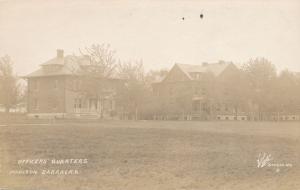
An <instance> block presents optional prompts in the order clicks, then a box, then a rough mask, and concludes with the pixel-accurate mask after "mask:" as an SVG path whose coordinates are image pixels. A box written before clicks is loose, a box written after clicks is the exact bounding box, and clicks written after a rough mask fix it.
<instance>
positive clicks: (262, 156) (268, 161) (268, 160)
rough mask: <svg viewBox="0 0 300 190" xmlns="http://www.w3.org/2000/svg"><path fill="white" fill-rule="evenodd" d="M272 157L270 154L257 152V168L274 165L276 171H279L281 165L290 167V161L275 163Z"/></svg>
mask: <svg viewBox="0 0 300 190" xmlns="http://www.w3.org/2000/svg"><path fill="white" fill-rule="evenodd" d="M273 160H274V159H273V157H272V155H271V154H267V153H265V152H264V153H259V155H258V158H257V160H256V161H257V168H264V167H275V169H276V170H275V171H276V172H280V168H282V167H292V166H293V165H292V164H291V163H275V162H273Z"/></svg>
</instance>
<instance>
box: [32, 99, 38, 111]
mask: <svg viewBox="0 0 300 190" xmlns="http://www.w3.org/2000/svg"><path fill="white" fill-rule="evenodd" d="M33 108H34V109H35V110H38V109H39V102H38V99H37V98H34V99H33Z"/></svg>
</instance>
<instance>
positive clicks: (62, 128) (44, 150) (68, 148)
mask: <svg viewBox="0 0 300 190" xmlns="http://www.w3.org/2000/svg"><path fill="white" fill-rule="evenodd" d="M0 143H1V145H0V151H1V152H0V153H1V154H0V163H2V168H1V170H2V171H1V173H0V188H1V187H9V188H11V189H12V188H14V189H20V190H23V189H24V190H25V189H26V190H27V189H49V190H52V189H64V190H68V189H120V190H123V189H125V190H126V189H149V190H150V189H151V190H153V189H170V190H171V189H299V188H300V181H299V179H300V170H299V169H300V167H299V160H300V124H299V123H251V122H207V123H206V122H158V121H157V122H155V121H149V122H143V121H140V122H117V121H114V122H103V123H98V124H95V123H94V124H52V125H9V126H2V127H0ZM261 152H266V153H268V154H271V155H272V157H273V159H274V162H275V163H291V164H292V165H293V166H292V167H281V168H280V171H278V170H277V171H276V167H264V168H257V162H256V159H257V157H258V155H259V153H261ZM36 158H42V159H69V158H87V159H88V164H83V165H76V166H74V165H61V166H49V165H47V166H44V165H25V166H20V165H18V164H17V160H20V159H36ZM24 168H25V169H38V170H41V169H44V168H47V169H49V168H50V169H74V168H75V169H78V170H79V172H80V173H79V175H9V174H8V173H9V171H11V170H18V169H24Z"/></svg>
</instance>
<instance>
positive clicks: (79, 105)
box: [74, 98, 81, 109]
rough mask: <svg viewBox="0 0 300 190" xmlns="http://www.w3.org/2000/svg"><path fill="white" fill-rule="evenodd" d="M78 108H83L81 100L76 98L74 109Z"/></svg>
mask: <svg viewBox="0 0 300 190" xmlns="http://www.w3.org/2000/svg"><path fill="white" fill-rule="evenodd" d="M76 108H79V109H80V108H81V99H80V98H75V99H74V109H76Z"/></svg>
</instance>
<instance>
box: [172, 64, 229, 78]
mask: <svg viewBox="0 0 300 190" xmlns="http://www.w3.org/2000/svg"><path fill="white" fill-rule="evenodd" d="M230 64H232V63H231V62H224V61H220V62H218V63H210V64H209V63H203V64H201V65H189V64H178V63H176V64H175V65H177V66H178V67H179V68H180V69H181V70H182V71H183V72H184V73H185V74H186V75H187V76H188V77H189V78H190V79H191V80H192V79H193V77H192V76H191V74H192V73H206V72H211V73H213V74H214V75H215V76H219V75H220V74H221V73H222V72H223V71H224V70H225V69H226V68H227V66H228V65H230Z"/></svg>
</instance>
